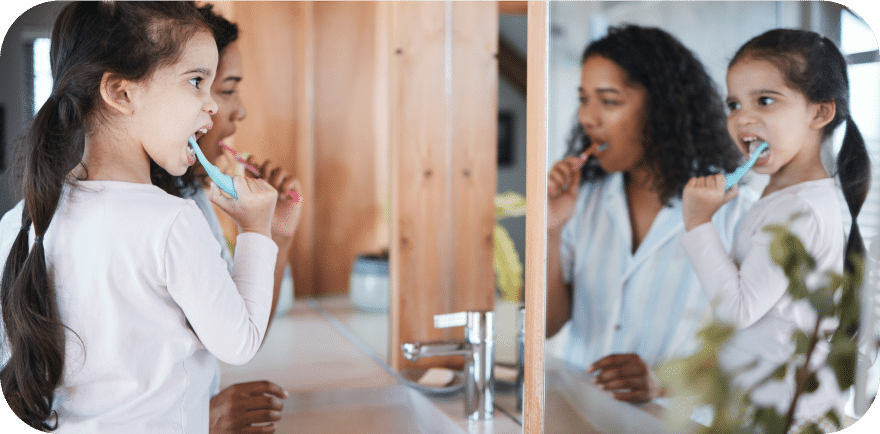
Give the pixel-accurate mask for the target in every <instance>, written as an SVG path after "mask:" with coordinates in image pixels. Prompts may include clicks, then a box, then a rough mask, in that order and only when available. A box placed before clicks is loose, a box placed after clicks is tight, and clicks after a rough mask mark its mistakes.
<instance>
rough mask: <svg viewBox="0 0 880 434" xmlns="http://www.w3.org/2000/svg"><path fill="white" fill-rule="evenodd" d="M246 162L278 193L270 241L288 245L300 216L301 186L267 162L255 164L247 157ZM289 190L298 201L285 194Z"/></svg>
mask: <svg viewBox="0 0 880 434" xmlns="http://www.w3.org/2000/svg"><path fill="white" fill-rule="evenodd" d="M246 161H247V163H248V164H250V165H251V166H253V167H254V168H255V169H257V170H258V171H259V172H260V178H262V179H265V180H266V181H267V182H268V183H269V185H271V186H272V187H273V188H275V190H276V191H277V192H278V201H277V202H276V204H275V214H274V215H273V216H272V239H273V240H275V242H276V243H277V244H279V245H281V244H282V243H284V244H288V243H290V242H291V241H293V234H294V232H295V231H296V227H297V225H298V224H299V218H300V215H301V214H302V186H301V185H300V183H299V181H298V180H297V179H296V178H293V177H292V176H289V175H288V174H287V172H285V171H284V170H283V169H282V168H281V167H279V166H275V165H274V164H272V163H271V162H269V161H268V160H267V161H265V162H263V164H256V163H255V160H254V157H253V156H248V158H247V160H246ZM290 190H293V191H295V192H297V194H299V200H298V201H296V202H294V200H293V199H292V198H291V197H290V195H289V194H287V192H288V191H290Z"/></svg>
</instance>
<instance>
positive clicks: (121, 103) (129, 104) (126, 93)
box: [101, 72, 135, 115]
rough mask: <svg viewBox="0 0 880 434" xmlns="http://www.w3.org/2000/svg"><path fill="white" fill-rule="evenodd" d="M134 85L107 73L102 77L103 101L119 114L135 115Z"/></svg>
mask: <svg viewBox="0 0 880 434" xmlns="http://www.w3.org/2000/svg"><path fill="white" fill-rule="evenodd" d="M134 84H135V83H133V82H132V81H129V80H126V79H123V78H120V77H119V76H117V75H115V74H111V73H110V72H105V73H104V76H103V77H101V99H103V100H104V102H105V103H107V105H109V106H110V107H112V108H113V110H116V111H118V112H119V113H122V114H124V115H130V114H134V106H133V101H132V94H133V93H132V90H133V88H134Z"/></svg>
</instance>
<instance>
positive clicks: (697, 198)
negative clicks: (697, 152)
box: [681, 174, 739, 231]
mask: <svg viewBox="0 0 880 434" xmlns="http://www.w3.org/2000/svg"><path fill="white" fill-rule="evenodd" d="M726 185H727V182H726V181H725V179H724V175H721V174H718V175H710V176H696V177H693V178H691V179H690V181H688V183H687V184H686V185H685V186H684V193H683V194H682V198H681V211H682V218H683V219H684V228H685V230H688V231H689V230H691V229H693V228H695V227H697V226H699V225H701V224H704V223H708V222H710V221H712V216H713V215H715V212H716V211H718V209H719V208H721V206H722V205H724V204H725V203H727V202H730V201H731V200H732V199H733V198H735V197H736V195H737V192H738V191H739V190H738V187H737V186H736V185H734V186H733V187H732V188H731V189H730V190H728V191H726V192H725V191H724V187H725V186H726Z"/></svg>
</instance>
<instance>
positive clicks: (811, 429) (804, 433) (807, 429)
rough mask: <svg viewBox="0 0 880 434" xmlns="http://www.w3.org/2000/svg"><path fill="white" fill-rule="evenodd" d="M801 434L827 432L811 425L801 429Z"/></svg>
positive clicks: (822, 433)
mask: <svg viewBox="0 0 880 434" xmlns="http://www.w3.org/2000/svg"><path fill="white" fill-rule="evenodd" d="M800 434H825V432H824V431H822V430H820V429H819V425H816V424H815V423H811V424H809V425H807V426H806V427H804V428H803V429H801V432H800Z"/></svg>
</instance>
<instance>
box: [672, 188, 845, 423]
mask: <svg viewBox="0 0 880 434" xmlns="http://www.w3.org/2000/svg"><path fill="white" fill-rule="evenodd" d="M795 213H800V214H801V217H799V218H796V219H795V220H794V221H793V222H792V223H791V225H790V229H791V231H792V232H793V233H794V234H796V235H797V236H798V237H799V238H800V239H801V241H802V242H803V244H804V247H805V248H806V250H807V252H808V253H809V254H810V255H811V256H813V257H814V258H815V259H816V270H817V271H818V272H817V273H814V274H812V275H810V276H809V277H808V278H807V287H808V288H810V289H816V287H817V285H819V284H821V283H823V282H822V279H823V278H824V277H823V273H824V272H825V271H834V272H837V273H840V272H841V271H842V270H843V252H844V249H845V242H844V228H843V222H842V218H841V213H840V207H839V205H838V199H837V193H836V187H835V186H834V180H833V179H832V178H826V179H820V180H815V181H809V182H803V183H800V184H796V185H793V186H791V187H787V188H785V189H782V190H779V191H776V192H773V193H771V194H769V195H767V196H765V197H763V198H761V199H760V200H759V201H757V202H755V204H754V206H753V207H752V208H751V209H750V210H749V212H748V214H746V216H745V217H744V219H743V223H742V227H741V228H740V229H739V232H738V233H737V237H736V240H735V242H734V246H733V250H732V251H731V253H730V254H729V255H728V253H727V250H726V249H725V248H724V246H723V244H722V243H721V240H720V238H719V237H718V233H717V231H716V230H715V228H714V227H713V225H711V224H703V225H700V226H698V227H696V228H693V229H692V230H690V231H688V232H686V233H685V234H684V235H683V236H682V237H681V242H682V245H683V246H684V248H685V251H686V252H687V255H688V257H689V258H690V260H691V262H692V263H693V265H694V269H695V270H696V271H697V276H699V279H700V283H701V284H702V288H703V290H704V291H705V293H706V296H707V297H708V298H709V300H710V303H713V311H714V313H715V315H716V318H718V319H719V320H722V321H725V322H728V323H731V324H734V325H735V326H736V327H737V328H738V329H739V330H738V331H737V333H735V334H734V336H733V338H731V340H730V341H729V343H728V345H726V346H725V347H724V348H723V349H722V352H721V353H720V354H721V360H722V364H723V365H724V366H723V367H724V368H725V369H728V370H730V371H731V372H732V371H733V370H734V369H736V368H738V367H743V366H746V365H747V364H749V363H750V362H752V361H758V365H756V366H755V367H754V368H753V369H751V370H748V371H747V372H746V373H744V374H742V375H741V376H739V377H737V382H738V383H739V384H740V385H742V386H744V387H751V386H753V385H754V384H756V383H757V381H758V380H759V379H761V378H764V377H765V376H766V375H768V374H769V373H770V372H772V371H773V369H774V368H776V367H777V366H779V365H781V364H782V363H785V362H787V361H788V360H789V359H790V358H791V355H792V354H793V351H794V344H793V340H792V333H793V332H794V331H795V330H796V329H800V330H803V331H805V332H807V333H808V334H810V333H812V331H813V328H814V327H815V324H816V314H815V312H814V311H813V309H812V307H811V306H810V305H809V302H807V301H805V300H800V301H797V302H795V301H794V300H793V299H792V298H791V296H789V294H788V279H787V278H786V276H785V274H784V273H783V271H782V269H781V268H780V267H779V266H777V265H776V264H775V263H774V262H773V260H772V259H771V257H770V241H771V239H772V234H770V233H768V232H766V231H764V228H765V227H766V226H767V225H770V224H786V223H787V222H788V221H789V219H790V217H791V216H792V215H793V214H795ZM835 326H836V324H835V322H834V321H831V320H828V319H826V320H825V321H823V323H822V325H821V329H820V333H821V332H824V331H829V330H833V329H834V328H835ZM827 355H828V345H827V342H824V341H823V340H821V339H820V340H819V343H818V344H817V348H816V350H815V351H814V354H813V359H812V361H811V366H812V367H814V368H815V367H818V366H820V365H821V364H822V363H824V361H825V358H826V356H827ZM786 378H787V379H786V381H783V382H771V383H768V384H766V385H764V386H762V387H760V388H758V389H756V390H755V392H754V393H753V394H752V400H753V401H754V402H756V403H758V404H761V405H771V404H772V405H775V406H776V408H777V410H779V411H787V410H788V407H787V406H788V405H789V404H790V403H791V399H792V395H793V392H794V383H793V376H792V375H788V376H787V377H786ZM819 381H820V385H821V387H820V389H819V390H817V391H816V392H815V393H812V394H808V395H804V396H803V397H802V398H801V399H800V400H799V405H798V410H797V413H796V415H797V417H799V418H804V419H805V418H809V417H812V416H817V415H822V414H824V413H825V412H826V411H827V410H829V409H831V408H839V406H840V405H842V403H843V401H844V397H843V393H842V392H841V391H840V389H839V388H838V387H837V381H836V380H835V378H834V374H833V372H831V371H830V369H822V370H821V371H820V372H819Z"/></svg>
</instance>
